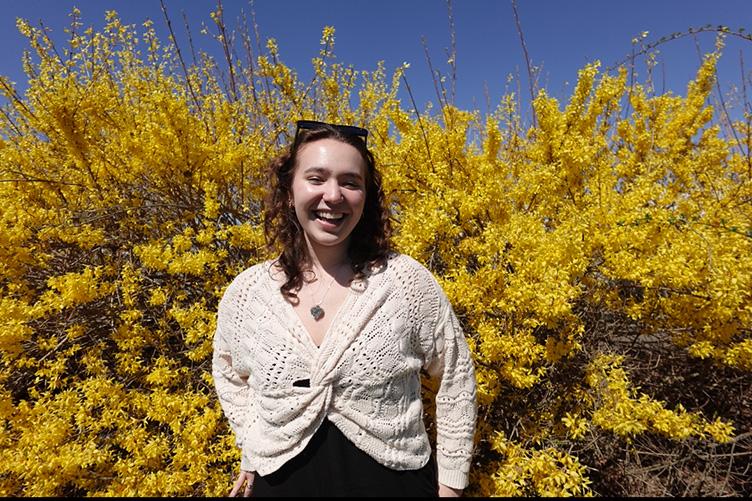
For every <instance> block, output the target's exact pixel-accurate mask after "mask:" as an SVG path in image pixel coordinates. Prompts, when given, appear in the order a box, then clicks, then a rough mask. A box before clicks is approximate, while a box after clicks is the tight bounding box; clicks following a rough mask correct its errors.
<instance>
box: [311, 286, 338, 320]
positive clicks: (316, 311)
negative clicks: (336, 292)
mask: <svg viewBox="0 0 752 501" xmlns="http://www.w3.org/2000/svg"><path fill="white" fill-rule="evenodd" d="M334 282H335V279H334V277H332V280H331V282H329V287H327V288H326V292H324V295H323V296H322V297H321V300H319V302H318V303H316V304H314V305H313V306H312V307H311V310H310V311H311V316H312V317H313V319H314V320H320V319H321V317H323V316H324V313H325V312H324V308H322V307H321V303H323V302H324V299H326V296H327V294H329V290H330V289H331V288H332V285H334Z"/></svg>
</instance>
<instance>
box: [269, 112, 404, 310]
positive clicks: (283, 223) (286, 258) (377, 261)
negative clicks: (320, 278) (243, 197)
mask: <svg viewBox="0 0 752 501" xmlns="http://www.w3.org/2000/svg"><path fill="white" fill-rule="evenodd" d="M321 139H335V140H337V141H341V142H343V143H346V144H349V145H351V146H353V147H354V148H355V149H357V150H358V152H359V153H360V155H361V156H362V157H363V160H364V161H365V163H366V166H367V168H366V171H367V172H366V201H365V207H364V208H363V214H362V216H361V218H360V221H358V224H357V225H356V226H355V228H354V229H353V231H352V233H351V234H350V246H349V248H348V257H349V258H350V263H351V265H352V269H353V272H354V273H355V278H356V279H357V278H362V277H363V276H365V274H366V273H367V271H368V270H370V269H371V268H373V267H377V266H381V265H384V264H386V260H387V258H388V256H389V254H390V253H391V252H392V243H391V235H392V228H391V224H390V221H389V211H388V209H387V207H386V203H385V198H386V197H385V196H384V191H383V189H382V187H381V174H379V171H378V170H377V169H376V160H375V159H374V156H373V154H372V153H371V152H370V151H369V150H368V148H367V147H366V143H365V142H364V141H363V140H362V139H361V138H359V137H357V136H353V135H349V134H345V133H343V132H342V131H341V130H338V129H337V128H335V127H332V126H330V125H326V124H321V125H320V127H317V128H316V129H314V130H300V131H299V132H298V134H297V135H296V137H295V140H294V141H293V142H292V144H291V145H290V148H289V150H288V151H286V152H285V153H283V154H282V155H280V156H279V157H277V158H275V159H274V160H273V161H272V162H271V164H270V165H269V171H268V180H269V184H270V186H271V189H270V191H269V193H268V195H267V198H266V200H265V205H266V214H265V216H264V232H265V234H266V239H267V245H268V246H269V248H270V249H271V250H274V249H275V248H276V247H277V242H279V243H280V244H281V247H282V253H281V254H280V256H279V258H278V259H277V263H278V264H279V265H280V266H281V268H282V269H283V271H284V272H285V275H286V276H287V281H286V282H285V283H284V284H283V285H282V286H281V287H280V291H282V294H283V295H284V296H286V297H288V298H291V299H297V291H299V290H300V288H301V287H302V286H303V271H304V269H305V267H306V265H310V264H311V257H310V256H309V255H308V246H307V245H306V240H305V235H304V233H303V228H302V227H301V226H300V222H299V221H298V218H297V216H296V215H295V208H294V207H293V206H292V203H291V202H292V180H293V176H294V174H295V166H296V163H297V157H298V152H299V151H300V149H301V147H302V146H303V145H305V144H308V143H312V142H314V141H318V140H321Z"/></svg>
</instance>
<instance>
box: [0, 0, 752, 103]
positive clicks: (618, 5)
mask: <svg viewBox="0 0 752 501" xmlns="http://www.w3.org/2000/svg"><path fill="white" fill-rule="evenodd" d="M165 2H166V5H167V7H168V10H169V11H170V14H171V17H172V21H173V26H174V28H175V30H176V31H177V35H178V39H179V42H180V43H181V44H183V50H184V51H186V52H187V51H188V49H187V42H186V37H185V29H184V26H183V22H182V15H181V12H182V11H184V12H185V14H186V16H187V17H188V20H189V23H190V25H191V28H192V32H193V39H194V44H195V45H196V46H197V48H201V49H204V50H207V51H208V52H210V53H214V54H216V55H217V56H219V55H220V52H219V48H218V46H217V44H216V42H215V41H213V40H211V39H210V38H209V37H208V36H205V35H201V34H200V33H199V30H200V27H201V24H202V23H206V24H210V23H211V21H210V19H209V12H210V11H211V10H212V8H213V7H214V6H215V1H214V0H191V1H178V0H165ZM0 4H1V5H2V7H3V16H2V19H1V20H0V23H1V25H0V44H1V45H0V46H2V47H3V51H2V55H1V56H0V74H2V75H5V76H7V77H9V78H10V79H11V80H13V81H15V82H16V83H17V84H18V87H19V88H21V89H23V88H24V87H25V77H24V75H23V73H22V71H21V62H20V60H21V54H22V52H23V50H24V49H25V48H26V47H27V44H26V41H25V40H24V39H23V37H21V35H20V34H18V32H17V30H16V28H15V19H16V17H23V18H26V19H29V20H30V21H31V22H32V23H37V22H38V21H39V20H40V19H41V20H42V21H43V22H44V24H45V25H47V26H48V27H50V28H51V29H52V32H53V36H54V37H59V39H60V40H64V34H63V28H64V27H66V26H67V23H68V13H69V12H70V10H71V8H72V7H73V6H74V5H75V6H77V7H78V8H79V9H80V10H81V12H82V18H83V22H84V25H85V26H89V25H93V26H94V27H95V28H97V27H101V26H102V24H103V19H104V11H105V10H109V9H112V10H115V11H117V12H118V13H119V14H120V17H121V19H122V20H123V21H124V22H125V23H128V24H131V23H137V24H140V23H142V22H143V21H144V20H145V19H147V18H150V19H152V20H153V21H154V24H155V26H156V27H157V30H158V33H159V34H160V35H161V36H162V39H163V40H164V41H166V40H167V35H166V33H167V30H166V26H165V23H164V21H163V17H162V12H161V8H160V4H159V0H109V1H101V0H76V1H69V0H23V1H19V0H0ZM223 5H224V8H225V20H226V21H227V23H228V25H229V26H230V27H233V26H236V22H237V19H238V15H239V13H240V11H241V9H244V10H245V11H246V12H249V11H250V8H251V3H250V2H249V1H247V0H242V1H241V0H224V2H223ZM253 9H254V10H255V15H256V21H257V23H258V26H259V29H260V33H261V36H262V38H263V39H266V38H269V37H273V38H275V39H276V40H277V42H278V45H279V48H280V53H281V57H282V60H283V61H284V62H286V63H287V64H288V65H289V66H291V67H292V68H294V69H295V70H296V71H297V72H298V74H299V75H300V76H301V77H303V78H304V79H305V78H308V77H310V74H311V65H310V60H311V58H312V57H314V56H316V54H317V53H318V50H319V45H318V42H319V39H320V37H321V30H322V28H323V27H324V26H326V25H331V26H334V27H335V29H336V47H335V53H336V55H337V58H338V60H339V61H340V62H342V63H346V64H352V65H353V66H354V67H355V68H356V69H358V70H373V69H374V68H375V67H376V63H377V61H379V60H384V62H385V64H386V69H387V71H389V72H390V73H391V70H393V69H394V68H395V67H396V66H398V65H399V64H401V63H402V62H403V61H406V62H409V63H410V64H411V67H410V69H409V70H408V73H407V79H408V82H409V84H410V86H411V88H412V90H413V94H414V96H415V99H416V101H417V104H418V107H419V109H423V108H424V107H425V105H426V104H427V103H428V101H432V102H434V103H436V102H437V98H436V93H435V91H434V85H433V82H432V79H431V73H430V71H429V69H428V65H427V63H426V58H425V54H424V48H423V45H422V43H421V38H422V37H424V38H425V40H426V43H427V45H428V48H429V54H430V57H431V60H432V63H433V65H434V67H435V68H436V69H439V70H440V71H441V72H442V73H444V74H448V73H449V67H448V65H447V64H446V59H447V56H446V50H447V49H448V48H449V47H450V30H449V22H448V16H447V4H446V1H445V0H398V1H397V0H380V1H378V2H377V1H373V0H319V1H316V2H314V1H310V0H286V1H280V0H255V2H254V3H253ZM452 10H453V15H454V25H455V36H456V48H457V63H456V64H457V69H456V73H457V81H456V85H457V97H456V100H455V103H456V105H457V106H459V107H460V108H464V109H479V110H481V111H486V106H487V98H486V90H485V89H486V88H487V89H488V98H489V100H490V104H491V108H492V109H493V108H494V107H495V106H496V105H497V104H498V103H499V100H500V97H501V96H502V95H503V94H504V93H505V92H506V91H508V90H514V91H516V90H517V88H516V87H517V85H516V84H514V83H513V84H511V87H509V86H508V84H507V83H506V82H507V76H508V75H510V74H512V75H515V74H519V75H520V77H521V81H520V84H521V85H520V89H519V90H520V91H521V95H522V98H523V99H527V96H528V95H529V94H528V90H527V79H526V78H527V77H526V74H527V70H526V66H525V59H524V57H523V54H522V49H521V45H520V41H519V37H518V33H517V30H516V27H515V22H514V17H513V12H512V7H511V2H510V1H509V0H454V1H453V2H452ZM518 12H519V16H520V21H521V23H522V28H523V31H524V35H525V39H526V43H527V48H528V52H529V54H530V57H531V59H532V62H533V64H535V65H539V66H541V67H542V70H541V77H540V82H541V84H542V85H544V86H545V87H546V88H547V89H548V91H549V94H551V95H553V96H555V97H557V98H559V99H560V100H566V99H567V97H568V96H569V94H570V92H571V89H572V86H573V84H574V82H575V81H576V78H577V71H578V70H579V69H580V68H582V67H583V66H584V65H585V64H587V63H588V62H591V61H594V60H596V59H597V60H600V61H601V63H602V67H607V66H611V65H613V64H614V63H616V62H618V61H620V60H622V59H623V58H624V57H625V56H627V55H628V54H629V52H630V51H631V49H632V45H631V40H632V39H633V38H634V37H636V36H639V34H640V33H642V32H644V31H648V32H649V35H648V37H647V39H646V41H648V42H650V41H655V40H657V39H659V38H660V37H661V36H664V35H670V34H671V33H673V32H686V31H687V29H688V28H690V27H695V28H696V27H700V26H703V25H706V24H712V25H726V26H729V27H730V28H731V29H733V30H736V29H738V28H745V29H746V30H747V31H748V32H750V33H752V2H750V0H716V1H712V2H711V1H708V0H630V1H616V0H566V1H565V0H518ZM714 38H715V36H714V34H712V33H703V34H700V35H698V36H697V37H696V38H693V37H685V38H683V39H681V40H677V41H672V42H669V43H666V44H663V45H661V47H660V54H659V56H658V59H659V62H660V64H659V67H658V68H657V69H656V70H655V76H654V79H655V81H656V86H657V88H658V90H659V91H662V90H664V89H665V90H666V91H673V92H674V93H678V94H684V93H685V90H686V85H687V82H688V81H689V80H690V79H691V78H692V76H693V75H694V72H695V71H696V69H697V67H698V64H699V56H698V53H697V48H696V43H698V44H699V46H700V49H701V51H702V52H709V51H711V50H712V48H713V45H714ZM740 58H743V60H744V65H745V70H746V71H747V74H748V75H749V73H750V70H752V42H750V41H746V40H740V39H738V38H735V37H728V39H727V45H726V50H725V52H724V56H723V58H722V60H721V63H720V67H719V70H720V72H719V79H720V84H721V87H722V89H723V90H724V91H728V90H729V89H730V88H731V86H733V85H735V86H736V87H741V70H740ZM638 69H639V70H640V72H641V76H642V77H644V74H645V67H644V65H640V66H639V67H638ZM749 90H750V93H751V94H752V86H751V87H750V89H749ZM402 98H403V104H404V106H405V107H410V103H409V101H408V99H409V98H408V97H407V95H406V94H404V93H403V95H402Z"/></svg>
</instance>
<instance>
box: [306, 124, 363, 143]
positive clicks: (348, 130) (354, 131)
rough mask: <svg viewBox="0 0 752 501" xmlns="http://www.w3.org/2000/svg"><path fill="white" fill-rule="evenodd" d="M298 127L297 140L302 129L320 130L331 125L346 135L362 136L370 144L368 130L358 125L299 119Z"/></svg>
mask: <svg viewBox="0 0 752 501" xmlns="http://www.w3.org/2000/svg"><path fill="white" fill-rule="evenodd" d="M296 125H297V128H296V129H295V140H296V141H297V139H298V133H299V132H300V131H301V130H318V129H323V128H325V127H331V128H333V129H336V130H338V131H339V132H341V133H342V134H344V135H346V136H355V137H362V138H363V142H364V143H365V144H366V145H368V130H366V129H364V128H363V127H356V126H354V125H337V124H329V123H326V122H317V121H316V120H298V121H297V122H296Z"/></svg>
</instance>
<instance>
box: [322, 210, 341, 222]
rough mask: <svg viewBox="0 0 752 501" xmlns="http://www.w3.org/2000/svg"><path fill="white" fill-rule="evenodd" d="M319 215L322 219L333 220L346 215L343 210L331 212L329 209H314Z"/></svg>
mask: <svg viewBox="0 0 752 501" xmlns="http://www.w3.org/2000/svg"><path fill="white" fill-rule="evenodd" d="M314 213H315V214H316V216H317V217H320V218H322V219H331V220H335V221H336V220H338V219H342V218H343V217H345V215H344V214H343V213H341V212H329V211H323V210H317V211H314Z"/></svg>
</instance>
